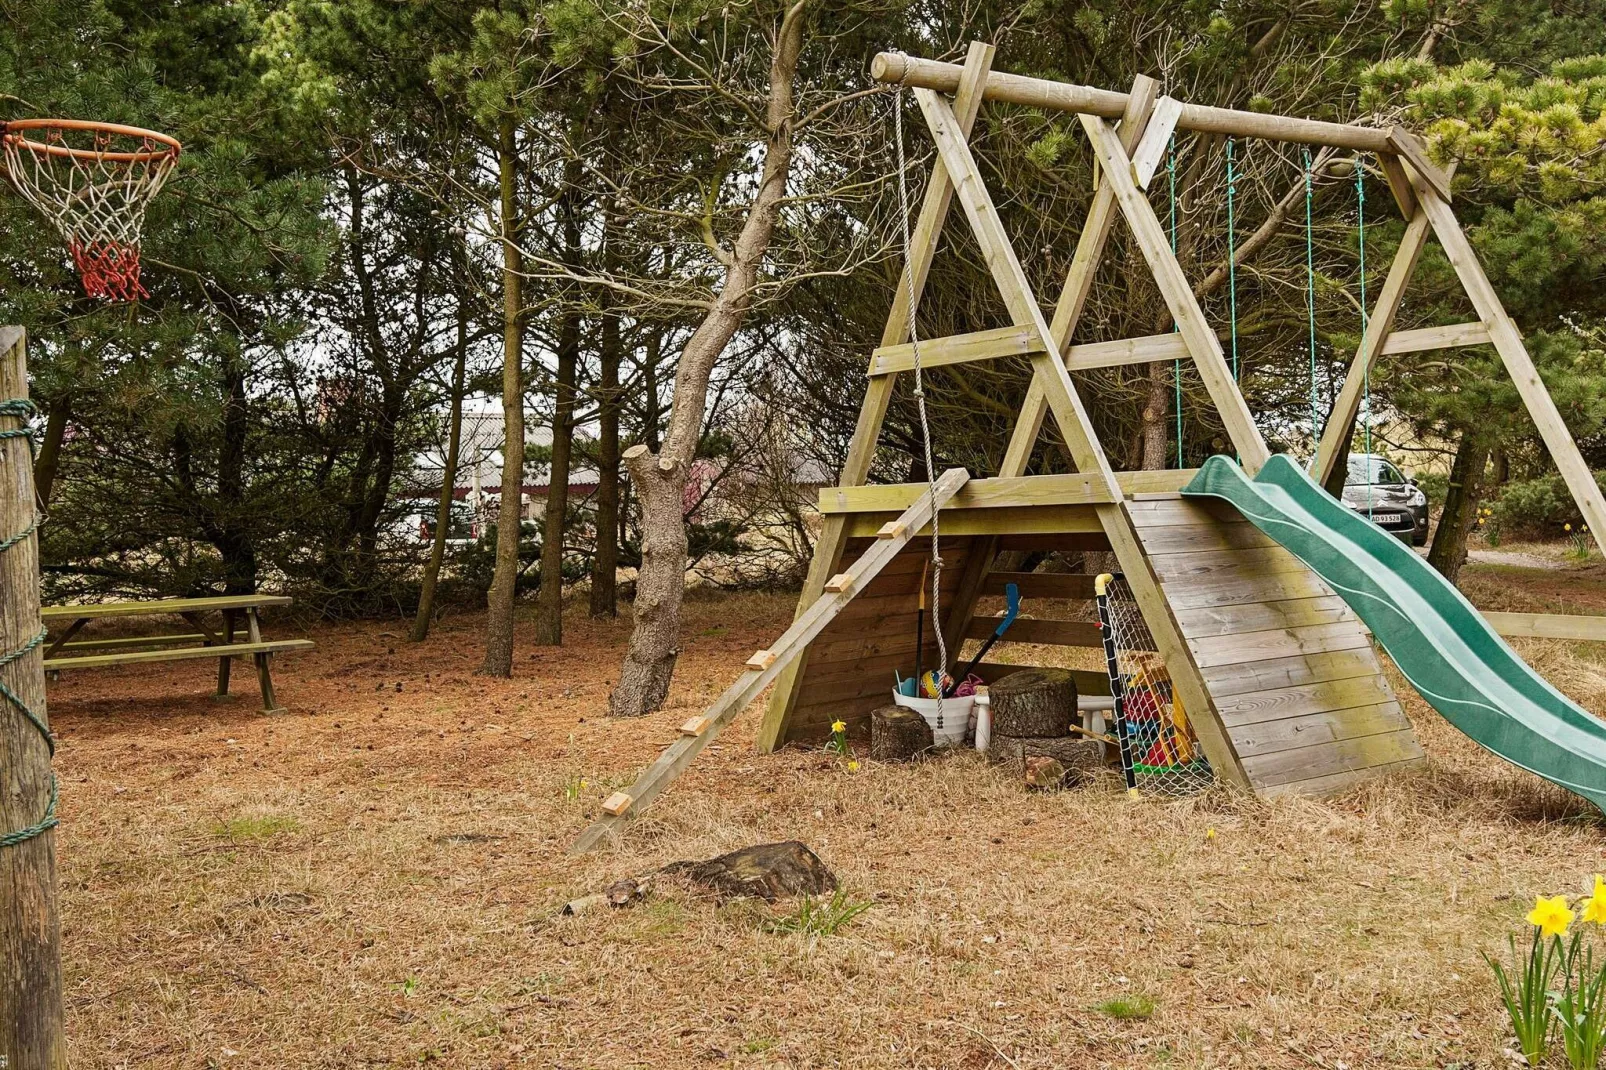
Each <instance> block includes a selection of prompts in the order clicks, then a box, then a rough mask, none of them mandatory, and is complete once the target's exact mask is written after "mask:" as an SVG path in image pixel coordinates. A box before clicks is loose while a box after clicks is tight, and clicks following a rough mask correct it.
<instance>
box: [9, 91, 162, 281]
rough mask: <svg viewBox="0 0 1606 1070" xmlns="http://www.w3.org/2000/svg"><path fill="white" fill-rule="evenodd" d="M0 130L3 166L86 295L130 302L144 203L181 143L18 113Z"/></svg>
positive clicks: (125, 128)
mask: <svg viewBox="0 0 1606 1070" xmlns="http://www.w3.org/2000/svg"><path fill="white" fill-rule="evenodd" d="M4 128H5V133H4V135H3V136H0V143H3V145H4V150H5V161H6V172H7V173H8V174H9V175H10V176H11V182H12V184H13V185H14V186H16V187H17V191H18V192H19V193H21V194H22V195H23V196H24V197H26V198H28V200H29V201H31V202H32V203H33V205H34V207H36V208H38V209H39V210H40V211H41V212H43V213H44V214H45V215H46V216H47V217H49V219H50V221H51V222H52V223H54V224H55V225H56V229H57V230H58V231H60V233H61V236H62V239H63V240H64V241H66V243H67V248H68V250H69V251H70V252H71V253H72V258H73V264H74V265H75V266H76V267H77V268H78V274H79V277H80V278H81V279H82V280H83V284H84V292H85V293H86V294H88V295H89V296H90V297H98V298H105V299H107V300H111V301H132V300H134V299H136V298H139V297H146V296H148V294H147V293H146V291H145V287H143V286H141V285H140V282H139V236H140V229H141V228H142V227H143V226H144V223H145V209H146V207H147V206H148V205H149V204H150V202H151V198H153V197H155V196H156V193H157V191H158V190H160V189H161V188H162V183H164V182H166V181H167V176H168V175H170V174H171V173H172V171H173V165H174V164H175V163H177V162H178V154H179V143H178V142H177V141H175V140H174V139H172V138H170V137H168V136H167V135H166V134H158V133H156V132H155V131H154V130H142V129H140V128H139V127H137V126H119V125H117V124H115V123H94V122H85V121H83V120H80V119H18V120H16V121H14V122H9V123H6V124H4Z"/></svg>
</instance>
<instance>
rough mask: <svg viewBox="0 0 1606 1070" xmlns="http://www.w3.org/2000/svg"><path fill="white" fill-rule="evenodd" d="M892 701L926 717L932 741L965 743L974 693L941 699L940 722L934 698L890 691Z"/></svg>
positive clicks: (954, 743)
mask: <svg viewBox="0 0 1606 1070" xmlns="http://www.w3.org/2000/svg"><path fill="white" fill-rule="evenodd" d="M892 701H893V702H895V703H897V704H898V705H899V706H903V707H906V708H907V709H911V710H914V711H915V712H916V713H918V714H920V716H922V717H924V718H925V719H926V723H927V724H929V725H930V726H931V735H932V737H933V741H934V742H935V743H936V745H937V746H939V747H960V746H963V745H964V743H965V735H966V733H967V732H969V731H970V711H971V708H972V707H974V706H975V704H976V697H975V696H974V695H965V696H963V697H959V696H955V697H953V698H945V699H943V700H942V723H941V724H940V725H939V724H938V723H937V700H936V699H934V698H910V697H909V696H908V695H900V694H898V693H897V692H896V691H894V692H893V693H892Z"/></svg>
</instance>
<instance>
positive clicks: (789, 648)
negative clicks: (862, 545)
mask: <svg viewBox="0 0 1606 1070" xmlns="http://www.w3.org/2000/svg"><path fill="white" fill-rule="evenodd" d="M969 478H970V473H968V472H966V471H965V470H964V469H963V468H950V469H949V470H948V471H946V472H944V473H943V474H942V475H941V476H939V477H937V482H936V485H935V486H934V487H933V488H932V490H931V493H929V494H923V495H921V496H920V498H919V500H917V501H916V502H915V503H914V504H912V505H910V506H909V508H908V509H905V510H904V511H903V513H902V514H901V515H900V516H899V517H898V519H897V520H895V521H893V522H892V523H891V524H889V525H887V528H888V529H889V530H888V533H887V537H885V538H880V539H877V540H876V541H875V543H874V544H873V545H871V547H870V548H869V549H868V550H866V551H865V552H864V554H863V555H862V556H860V558H859V559H858V560H857V561H855V562H854V563H853V564H852V565H851V566H849V567H848V569H847V570H846V571H845V572H843V573H842V574H841V575H840V576H837V577H835V578H834V579H833V582H832V586H833V587H835V588H836V590H835V591H834V592H832V593H828V594H825V595H823V596H822V597H820V598H817V599H815V600H814V601H813V602H812V603H810V604H809V607H808V608H807V609H805V610H804V611H803V612H802V613H800V614H798V616H797V619H796V620H794V621H793V622H792V626H791V627H790V628H788V629H786V631H785V632H783V633H782V634H781V637H780V638H779V639H777V640H775V642H774V643H772V644H770V646H769V648H768V649H766V650H760V651H759V652H758V653H756V654H754V655H753V656H752V657H751V658H750V659H748V662H747V668H746V670H745V671H744V672H743V673H742V675H741V676H739V677H738V678H737V679H736V682H735V683H733V684H731V685H730V687H728V688H726V689H725V693H724V694H722V695H720V696H719V698H718V700H716V701H715V703H714V704H713V705H712V706H710V707H708V710H707V711H706V712H705V713H703V715H702V716H700V717H693V718H692V719H691V720H689V721H687V722H686V723H685V724H684V725H683V726H681V730H680V738H679V739H677V740H675V742H673V743H671V744H670V745H669V746H668V747H666V748H664V752H663V753H662V754H660V755H659V756H658V760H657V761H655V762H653V763H652V764H651V765H649V766H648V767H647V768H646V769H645V770H644V771H643V772H642V773H641V775H640V776H638V777H637V778H636V781H635V783H634V784H632V785H630V787H628V788H626V789H624V790H623V791H617V792H614V793H613V794H612V795H610V796H609V797H608V798H607V799H606V800H604V801H603V804H602V809H603V814H602V816H601V817H599V818H597V820H596V821H594V822H592V823H591V825H590V826H589V827H588V828H587V829H586V830H585V831H584V832H582V833H581V834H580V836H579V838H578V839H576V840H575V841H574V844H573V846H572V847H570V850H571V851H572V852H574V853H576V854H578V853H580V852H583V851H589V850H591V849H592V848H593V847H595V846H597V845H598V844H599V843H601V842H602V841H603V840H604V839H606V838H607V836H608V834H609V833H611V832H613V831H614V830H615V829H616V828H618V827H619V826H620V825H621V824H623V823H624V822H625V821H627V820H629V819H630V818H632V817H635V816H636V815H637V814H639V813H640V812H641V811H642V809H643V808H645V807H646V805H647V804H648V803H650V802H651V801H652V800H653V799H655V798H657V797H658V795H659V794H660V793H661V792H662V791H663V790H664V789H665V788H667V787H668V786H669V785H670V783H671V782H672V781H674V779H675V778H676V777H678V776H680V774H681V773H683V772H685V770H686V767H687V766H688V765H690V764H691V762H692V759H693V758H695V757H697V754H698V753H699V752H700V751H701V750H702V749H703V748H704V747H706V746H708V744H709V743H711V742H712V741H713V739H714V737H715V736H717V735H719V733H720V730H721V729H723V728H724V727H725V726H726V725H727V724H729V723H730V722H731V721H732V720H734V719H735V718H736V715H737V714H739V713H741V712H742V711H743V710H744V709H746V708H747V706H748V704H749V703H751V702H752V701H753V700H754V699H755V698H757V697H758V696H759V693H760V692H761V691H763V690H764V688H766V687H768V686H769V684H770V682H771V681H772V680H774V679H775V677H777V676H779V675H780V674H781V673H782V672H783V671H784V670H785V667H786V666H787V665H789V664H791V663H792V662H794V661H796V660H797V659H798V658H800V657H802V655H803V652H804V651H805V650H807V649H808V645H809V643H810V642H812V641H813V639H814V637H815V636H817V635H819V634H820V633H821V632H822V631H824V630H825V626H826V625H827V624H830V623H831V621H832V620H834V619H835V618H836V615H837V614H838V613H840V612H842V610H843V609H844V608H845V607H846V606H847V605H848V603H849V602H851V601H852V600H853V596H854V595H856V594H858V593H859V592H860V591H862V590H864V588H865V586H866V585H868V584H869V582H870V581H871V580H872V579H874V578H875V577H876V574H877V573H879V572H880V571H881V570H882V569H883V568H886V567H887V565H889V564H891V563H892V559H893V558H894V557H897V556H898V552H899V551H900V550H902V549H903V548H904V546H906V545H908V543H909V540H910V539H912V538H914V537H915V535H917V534H918V533H919V531H920V529H921V528H923V527H925V526H926V525H927V524H929V523H930V522H931V516H932V507H933V505H936V506H937V507H941V505H942V504H943V503H944V502H946V501H948V499H950V498H952V497H953V496H954V494H955V493H956V492H957V491H958V490H959V488H960V487H962V486H964V485H965V481H966V480H968V479H969Z"/></svg>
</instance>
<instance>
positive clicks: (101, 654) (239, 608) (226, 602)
mask: <svg viewBox="0 0 1606 1070" xmlns="http://www.w3.org/2000/svg"><path fill="white" fill-rule="evenodd" d="M290 602H291V600H290V599H289V598H287V597H284V596H282V595H272V594H242V595H223V596H221V597H217V598H164V599H157V600H154V601H150V602H104V603H102V604H100V605H92V606H45V607H42V608H41V609H40V611H39V615H40V617H42V618H43V619H44V623H45V625H46V626H47V628H48V629H49V630H50V632H51V634H50V635H49V636H48V645H47V646H46V647H45V672H47V673H49V674H50V678H51V679H55V678H56V674H58V673H60V672H62V671H63V670H65V669H94V668H100V667H102V666H107V665H142V664H145V663H146V662H156V661H183V660H187V659H189V658H217V659H218V664H217V693H218V694H219V695H227V694H228V693H229V666H230V664H231V663H232V662H233V659H234V658H243V657H246V656H247V655H249V656H250V657H251V658H252V660H253V661H255V662H256V670H257V684H258V686H259V687H260V688H261V689H262V711H263V712H264V713H281V712H283V707H281V706H279V704H278V703H277V701H276V700H275V699H274V695H273V675H272V672H271V671H270V669H269V661H270V659H271V658H272V657H273V655H274V654H279V653H284V652H287V651H291V650H311V649H312V647H313V645H314V644H313V642H312V640H310V639H276V640H265V639H263V638H262V621H261V618H260V616H259V611H260V610H262V609H265V608H268V607H270V606H288V605H289V604H290ZM213 615H218V616H220V617H221V618H222V624H221V626H220V627H215V628H214V627H212V626H209V624H208V618H209V617H211V616H213ZM164 616H165V617H179V618H181V619H183V620H184V622H185V623H187V624H188V625H189V626H190V627H191V628H193V629H195V630H194V631H193V632H181V633H173V632H168V633H153V634H149V635H120V636H114V637H109V638H103V639H96V638H86V639H78V638H75V637H76V636H77V635H78V633H79V632H81V631H83V629H84V626H85V625H87V624H88V623H89V622H90V621H93V620H103V619H108V618H117V617H133V618H144V617H164ZM242 620H243V622H244V624H245V630H244V631H243V632H242V631H240V630H239V626H240V623H241V621H242ZM58 627H59V628H60V630H59V631H58V630H57V629H58Z"/></svg>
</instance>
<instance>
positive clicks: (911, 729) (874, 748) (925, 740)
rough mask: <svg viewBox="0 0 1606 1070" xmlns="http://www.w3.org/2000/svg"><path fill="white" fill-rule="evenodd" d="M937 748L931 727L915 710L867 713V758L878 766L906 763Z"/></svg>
mask: <svg viewBox="0 0 1606 1070" xmlns="http://www.w3.org/2000/svg"><path fill="white" fill-rule="evenodd" d="M935 745H936V737H935V736H933V735H932V732H931V725H929V724H927V723H926V719H925V718H924V717H922V716H920V714H918V713H916V712H915V711H914V710H910V709H905V708H904V707H902V706H882V707H881V708H879V709H877V710H873V711H871V713H870V757H871V758H873V759H875V760H876V761H878V762H907V761H909V760H910V759H912V758H918V757H920V756H921V755H922V754H925V753H926V752H927V751H929V750H930V749H931V748H932V747H933V746H935Z"/></svg>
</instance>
